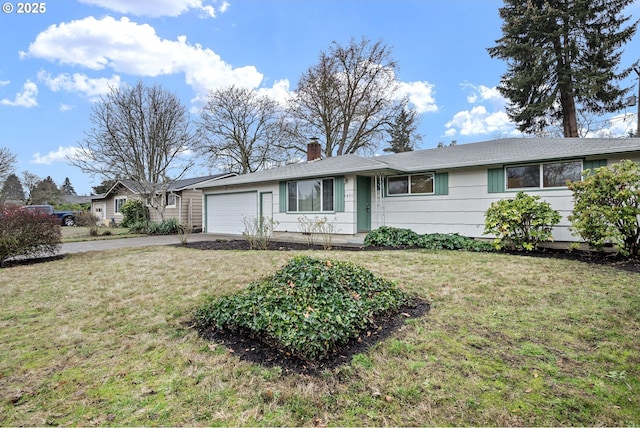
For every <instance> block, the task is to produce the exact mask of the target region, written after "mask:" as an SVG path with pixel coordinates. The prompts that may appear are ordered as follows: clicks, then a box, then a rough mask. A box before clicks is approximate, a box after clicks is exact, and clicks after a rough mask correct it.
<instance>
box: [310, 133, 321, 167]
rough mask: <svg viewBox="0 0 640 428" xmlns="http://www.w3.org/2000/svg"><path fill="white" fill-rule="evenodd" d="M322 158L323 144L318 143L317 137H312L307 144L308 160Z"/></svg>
mask: <svg viewBox="0 0 640 428" xmlns="http://www.w3.org/2000/svg"><path fill="white" fill-rule="evenodd" d="M320 158H322V146H321V145H320V143H318V138H317V137H311V141H309V143H308V144H307V162H311V161H314V160H318V159H320Z"/></svg>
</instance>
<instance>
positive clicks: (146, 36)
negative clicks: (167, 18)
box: [20, 16, 263, 96]
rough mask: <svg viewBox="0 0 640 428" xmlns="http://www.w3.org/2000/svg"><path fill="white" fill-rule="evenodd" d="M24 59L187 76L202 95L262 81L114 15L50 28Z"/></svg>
mask: <svg viewBox="0 0 640 428" xmlns="http://www.w3.org/2000/svg"><path fill="white" fill-rule="evenodd" d="M20 56H21V57H22V58H26V57H34V58H41V59H46V60H49V61H52V62H55V63H59V64H68V65H74V66H81V67H86V68H89V69H92V70H103V69H106V68H111V69H113V70H114V71H116V72H119V73H127V74H131V75H137V76H150V77H154V76H159V75H169V74H177V73H184V75H185V81H186V83H187V84H188V85H191V86H192V87H193V88H194V90H195V91H196V92H197V93H198V94H201V95H204V96H206V94H207V93H208V92H209V91H210V90H211V89H216V88H220V87H224V86H229V85H233V84H235V85H238V86H242V87H247V88H257V87H258V86H259V85H260V82H261V81H262V78H263V75H262V74H261V73H259V72H258V71H257V69H256V68H255V67H254V66H245V67H238V68H233V67H232V66H231V65H229V64H227V63H225V62H224V61H223V60H222V59H221V58H220V56H219V55H217V54H216V53H215V52H213V51H212V50H210V49H206V48H203V47H202V46H201V45H199V44H195V45H191V44H188V43H187V39H186V37H185V36H180V37H178V39H177V40H167V39H162V38H160V37H158V35H157V34H156V32H155V29H154V28H153V27H152V26H150V25H148V24H137V23H135V22H131V21H130V20H129V19H128V18H121V19H120V20H116V19H114V18H112V17H110V16H107V17H105V18H102V19H96V18H94V17H87V18H84V19H81V20H77V21H71V22H68V23H61V24H59V25H52V26H50V27H49V28H47V29H46V30H45V31H43V32H42V33H40V34H38V36H37V37H36V39H35V41H34V42H33V43H31V44H30V45H29V49H28V50H27V51H26V52H21V53H20Z"/></svg>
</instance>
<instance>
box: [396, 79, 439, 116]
mask: <svg viewBox="0 0 640 428" xmlns="http://www.w3.org/2000/svg"><path fill="white" fill-rule="evenodd" d="M399 84H400V88H399V90H398V95H399V96H400V97H401V98H402V97H405V96H406V97H407V98H408V99H409V102H410V103H411V104H413V106H414V108H415V109H416V111H417V112H418V113H419V114H422V113H434V112H437V111H438V105H437V104H436V100H435V97H434V90H433V88H434V85H433V84H431V83H429V82H424V81H418V82H399Z"/></svg>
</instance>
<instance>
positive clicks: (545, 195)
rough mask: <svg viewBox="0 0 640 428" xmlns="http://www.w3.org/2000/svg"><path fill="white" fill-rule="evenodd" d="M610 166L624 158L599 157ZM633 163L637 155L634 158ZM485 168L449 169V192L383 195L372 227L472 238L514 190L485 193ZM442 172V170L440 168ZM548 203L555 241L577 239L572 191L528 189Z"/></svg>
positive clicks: (512, 194) (373, 218) (375, 212)
mask: <svg viewBox="0 0 640 428" xmlns="http://www.w3.org/2000/svg"><path fill="white" fill-rule="evenodd" d="M599 158H606V159H607V164H608V165H611V164H613V163H615V162H618V161H620V160H621V159H623V157H613V156H602V157H599ZM634 160H635V161H636V162H638V161H640V158H638V157H636V158H634ZM487 170H488V168H486V167H482V168H480V167H478V168H469V169H465V170H452V171H449V194H448V195H429V196H393V197H389V196H387V197H384V198H382V199H380V200H378V203H377V204H374V207H373V208H374V212H373V214H372V223H373V224H372V228H374V229H375V228H376V227H380V226H383V225H386V226H394V227H402V228H409V229H412V230H414V231H415V232H418V233H459V234H461V235H465V236H469V237H474V238H488V237H490V236H487V235H484V234H483V232H484V213H485V212H486V211H487V209H488V208H489V206H490V205H491V203H492V202H494V201H498V200H500V199H505V198H512V197H514V196H515V194H516V193H517V192H516V191H507V192H501V193H489V192H488V185H487V183H488V177H487ZM443 172H444V171H443ZM527 193H529V194H531V195H539V196H540V198H541V200H544V201H546V202H549V204H551V207H552V208H553V209H555V210H558V211H559V213H560V215H561V216H562V218H561V220H560V224H558V226H556V227H555V228H554V231H553V236H554V240H556V241H577V240H579V238H577V237H575V236H573V235H572V234H571V231H570V230H569V226H570V222H569V220H568V216H569V215H570V214H571V212H572V210H573V194H572V192H571V191H570V190H568V189H558V190H547V189H541V190H528V191H527Z"/></svg>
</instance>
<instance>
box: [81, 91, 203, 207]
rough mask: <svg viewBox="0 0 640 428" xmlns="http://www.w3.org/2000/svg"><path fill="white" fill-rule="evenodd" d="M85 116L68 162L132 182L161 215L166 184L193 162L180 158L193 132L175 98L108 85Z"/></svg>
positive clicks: (84, 169)
mask: <svg viewBox="0 0 640 428" xmlns="http://www.w3.org/2000/svg"><path fill="white" fill-rule="evenodd" d="M90 120H91V123H92V124H93V128H91V130H89V131H87V132H86V134H85V139H84V140H83V141H82V142H81V143H80V145H79V146H80V147H79V150H78V151H77V153H75V155H74V156H73V157H71V158H70V159H69V160H70V162H71V163H72V164H73V165H75V166H77V167H80V168H81V169H82V171H84V172H87V173H90V174H93V175H96V174H97V175H100V176H102V177H104V178H107V179H110V178H113V179H115V178H128V179H132V180H134V181H136V182H137V183H138V184H139V186H140V189H141V190H142V194H143V196H144V197H146V202H148V203H149V204H150V205H151V206H152V207H153V208H154V209H156V210H157V211H158V212H159V214H160V216H161V218H163V216H164V200H165V195H166V189H167V187H168V185H169V184H170V183H171V182H172V181H174V180H177V179H179V178H181V177H182V176H183V175H184V173H185V172H186V171H187V170H188V169H189V168H190V167H191V166H192V165H193V161H192V160H191V159H187V158H186V157H185V156H183V155H184V154H185V152H186V150H187V149H188V148H189V146H190V145H191V144H192V143H193V140H194V135H193V133H192V132H191V129H190V122H189V115H188V112H187V110H186V108H185V107H184V106H183V105H182V103H181V102H180V100H179V99H178V97H177V96H176V95H175V94H173V93H172V92H170V91H167V90H165V89H163V88H162V87H161V86H159V85H154V86H152V87H146V86H144V85H143V84H142V82H138V83H137V84H136V85H135V86H133V87H124V88H111V92H110V93H109V94H108V95H106V96H104V97H102V98H101V100H100V102H98V103H97V104H96V105H95V106H94V107H93V109H92V112H91V116H90Z"/></svg>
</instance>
